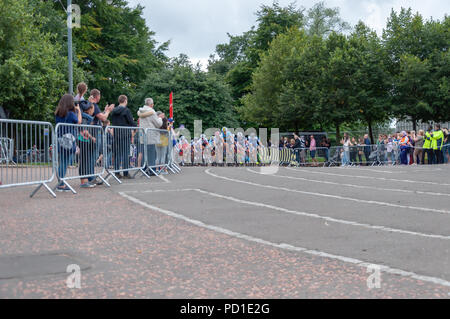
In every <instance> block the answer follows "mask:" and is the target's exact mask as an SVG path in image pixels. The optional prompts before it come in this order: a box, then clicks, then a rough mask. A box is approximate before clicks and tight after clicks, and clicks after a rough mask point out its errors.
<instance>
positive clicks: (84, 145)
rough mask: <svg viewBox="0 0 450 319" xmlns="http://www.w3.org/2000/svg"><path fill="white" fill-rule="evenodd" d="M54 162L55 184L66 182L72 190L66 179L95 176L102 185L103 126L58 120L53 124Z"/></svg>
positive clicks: (104, 181)
mask: <svg viewBox="0 0 450 319" xmlns="http://www.w3.org/2000/svg"><path fill="white" fill-rule="evenodd" d="M55 132H56V141H55V145H56V147H55V153H56V165H55V171H56V172H57V177H58V181H59V184H58V185H61V186H62V185H66V186H67V187H68V188H69V189H70V190H71V191H72V193H74V194H76V193H77V192H76V191H75V190H74V189H73V188H72V186H70V184H69V182H68V181H70V180H75V179H80V180H84V181H85V182H87V181H89V182H93V181H95V180H96V178H99V179H100V180H101V181H102V182H103V183H104V184H105V185H106V186H108V187H109V186H110V185H109V183H108V182H107V181H106V180H105V179H104V178H103V175H104V173H105V163H104V160H105V154H106V150H105V148H106V147H105V144H104V140H105V137H104V130H103V128H102V127H101V126H98V125H77V124H65V123H59V124H57V125H56V127H55Z"/></svg>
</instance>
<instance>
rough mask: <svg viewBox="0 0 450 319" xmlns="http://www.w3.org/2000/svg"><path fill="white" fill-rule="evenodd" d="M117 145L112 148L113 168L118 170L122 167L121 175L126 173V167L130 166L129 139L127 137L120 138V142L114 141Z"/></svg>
mask: <svg viewBox="0 0 450 319" xmlns="http://www.w3.org/2000/svg"><path fill="white" fill-rule="evenodd" d="M115 145H116V146H117V147H116V148H114V151H113V153H114V170H115V171H119V170H120V168H121V167H122V170H123V171H124V172H123V175H124V176H127V175H128V171H127V170H128V169H129V168H130V158H129V156H130V145H131V143H130V141H129V140H128V139H122V140H121V141H120V142H118V143H115Z"/></svg>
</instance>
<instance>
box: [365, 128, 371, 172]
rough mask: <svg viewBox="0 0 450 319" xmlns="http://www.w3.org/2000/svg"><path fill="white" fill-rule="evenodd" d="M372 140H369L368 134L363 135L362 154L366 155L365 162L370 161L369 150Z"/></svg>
mask: <svg viewBox="0 0 450 319" xmlns="http://www.w3.org/2000/svg"><path fill="white" fill-rule="evenodd" d="M371 145H372V142H371V141H370V138H369V134H366V135H364V156H365V157H366V163H367V165H369V162H370V151H371Z"/></svg>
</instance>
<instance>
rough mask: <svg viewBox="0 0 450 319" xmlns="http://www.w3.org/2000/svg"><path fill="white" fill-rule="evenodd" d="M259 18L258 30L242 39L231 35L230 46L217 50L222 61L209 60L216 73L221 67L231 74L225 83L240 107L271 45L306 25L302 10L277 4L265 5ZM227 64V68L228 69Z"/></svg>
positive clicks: (259, 13)
mask: <svg viewBox="0 0 450 319" xmlns="http://www.w3.org/2000/svg"><path fill="white" fill-rule="evenodd" d="M256 17H257V20H256V21H257V27H252V29H251V30H250V31H248V32H245V33H244V34H243V35H242V36H237V37H234V36H231V35H229V38H230V41H229V43H228V44H220V45H218V46H217V48H216V54H217V55H218V56H219V59H215V57H214V56H213V57H212V58H211V59H210V65H209V69H210V70H217V69H219V68H220V67H221V66H222V69H223V71H225V70H228V71H227V73H226V75H225V79H226V81H227V83H229V84H230V86H231V87H232V94H233V98H234V100H235V101H236V105H240V103H239V99H240V98H241V97H242V96H243V95H244V94H246V93H248V92H249V91H250V86H251V78H252V73H253V71H254V70H255V69H256V67H257V66H258V64H259V61H260V56H261V54H263V53H264V52H265V51H267V49H268V48H269V46H270V43H271V42H272V41H273V40H274V39H275V38H276V37H277V36H278V35H280V34H283V33H286V32H288V30H289V29H291V28H296V29H300V28H302V27H303V25H304V15H303V9H299V8H297V7H296V6H295V5H293V4H291V5H288V6H287V7H281V6H280V5H279V4H278V3H277V2H274V3H273V4H272V6H266V5H262V6H261V7H260V9H259V10H258V11H257V12H256ZM224 63H225V64H226V65H227V67H225V68H223V65H224Z"/></svg>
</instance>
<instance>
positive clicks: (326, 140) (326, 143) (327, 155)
mask: <svg viewBox="0 0 450 319" xmlns="http://www.w3.org/2000/svg"><path fill="white" fill-rule="evenodd" d="M320 147H323V148H325V150H324V152H325V162H326V163H328V162H329V159H330V148H331V140H330V139H329V138H327V137H325V136H324V137H323V138H322V142H321V143H320Z"/></svg>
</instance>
